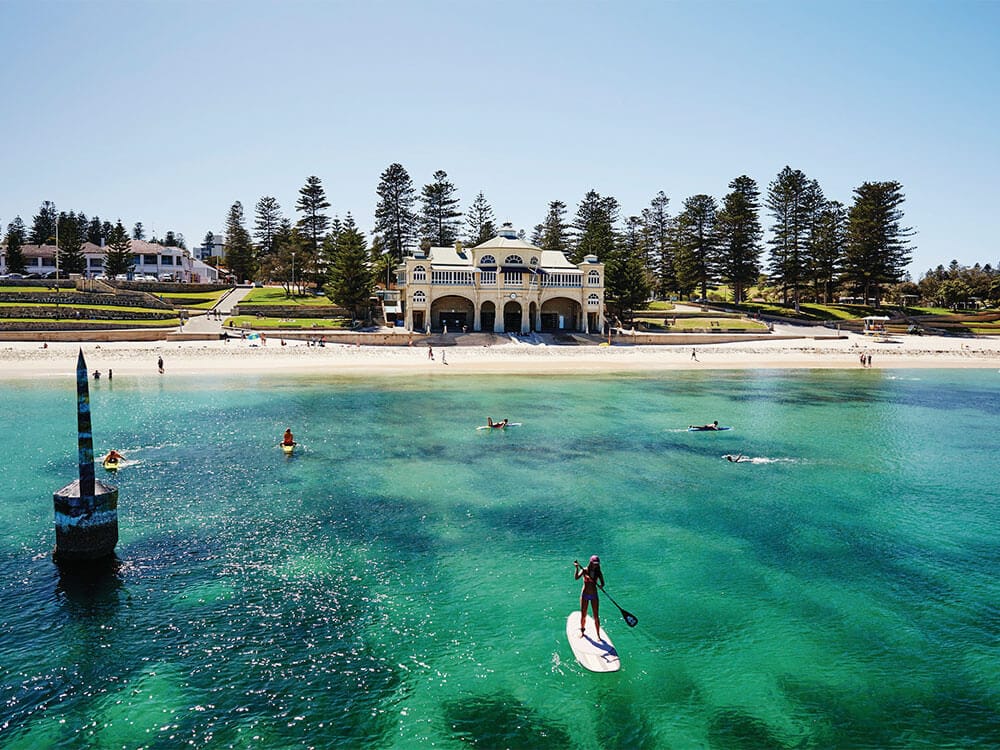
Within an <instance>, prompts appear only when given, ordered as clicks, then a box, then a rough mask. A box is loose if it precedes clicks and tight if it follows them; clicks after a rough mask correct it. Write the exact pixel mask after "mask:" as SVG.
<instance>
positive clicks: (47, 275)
mask: <svg viewBox="0 0 1000 750" xmlns="http://www.w3.org/2000/svg"><path fill="white" fill-rule="evenodd" d="M59 277H60V278H63V279H65V278H66V274H64V273H61V274H59ZM42 278H43V279H54V278H56V272H55V271H49V272H48V273H43V274H42Z"/></svg>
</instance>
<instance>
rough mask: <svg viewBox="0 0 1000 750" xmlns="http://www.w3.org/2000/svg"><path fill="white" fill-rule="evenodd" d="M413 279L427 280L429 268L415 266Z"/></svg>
mask: <svg viewBox="0 0 1000 750" xmlns="http://www.w3.org/2000/svg"><path fill="white" fill-rule="evenodd" d="M413 280H414V281H427V270H426V269H425V268H424V267H423V266H414V267H413Z"/></svg>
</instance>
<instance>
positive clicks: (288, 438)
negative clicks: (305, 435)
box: [281, 427, 295, 445]
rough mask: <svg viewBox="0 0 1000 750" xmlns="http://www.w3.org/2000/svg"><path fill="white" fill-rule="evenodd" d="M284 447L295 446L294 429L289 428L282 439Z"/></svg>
mask: <svg viewBox="0 0 1000 750" xmlns="http://www.w3.org/2000/svg"><path fill="white" fill-rule="evenodd" d="M281 444H282V445H295V438H294V437H292V428H291V427H289V428H288V429H287V430H285V434H284V436H283V437H282V438H281Z"/></svg>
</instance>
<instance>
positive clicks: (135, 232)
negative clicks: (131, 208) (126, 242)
mask: <svg viewBox="0 0 1000 750" xmlns="http://www.w3.org/2000/svg"><path fill="white" fill-rule="evenodd" d="M132 239H133V240H139V241H140V242H141V241H143V240H145V239H146V230H145V228H143V226H142V222H141V221H137V222H136V223H135V224H134V225H133V226H132Z"/></svg>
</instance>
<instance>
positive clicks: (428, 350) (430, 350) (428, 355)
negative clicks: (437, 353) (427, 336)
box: [427, 344, 434, 359]
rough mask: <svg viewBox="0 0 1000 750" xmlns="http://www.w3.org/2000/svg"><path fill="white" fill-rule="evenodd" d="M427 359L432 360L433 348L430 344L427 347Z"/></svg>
mask: <svg viewBox="0 0 1000 750" xmlns="http://www.w3.org/2000/svg"><path fill="white" fill-rule="evenodd" d="M427 359H434V347H433V346H431V345H430V344H428V345H427Z"/></svg>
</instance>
